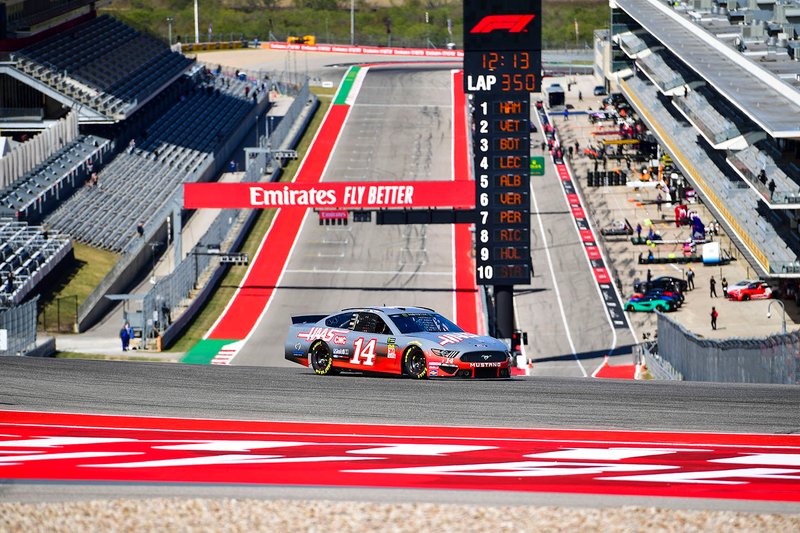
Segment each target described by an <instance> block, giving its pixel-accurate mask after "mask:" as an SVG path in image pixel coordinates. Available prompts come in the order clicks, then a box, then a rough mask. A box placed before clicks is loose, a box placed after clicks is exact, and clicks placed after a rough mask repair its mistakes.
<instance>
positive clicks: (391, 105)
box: [357, 103, 453, 108]
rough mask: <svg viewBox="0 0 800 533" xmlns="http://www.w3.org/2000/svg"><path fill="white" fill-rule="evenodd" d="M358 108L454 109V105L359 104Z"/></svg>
mask: <svg viewBox="0 0 800 533" xmlns="http://www.w3.org/2000/svg"><path fill="white" fill-rule="evenodd" d="M357 107H428V108H434V107H436V108H438V107H453V104H452V103H450V104H449V105H448V104H358V106H357Z"/></svg>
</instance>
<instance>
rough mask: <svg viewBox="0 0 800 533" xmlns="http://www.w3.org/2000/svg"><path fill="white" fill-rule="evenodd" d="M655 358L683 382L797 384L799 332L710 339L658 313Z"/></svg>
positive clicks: (799, 358)
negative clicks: (656, 354)
mask: <svg viewBox="0 0 800 533" xmlns="http://www.w3.org/2000/svg"><path fill="white" fill-rule="evenodd" d="M658 355H659V356H660V357H661V358H662V359H663V360H664V361H666V362H667V363H669V365H670V366H671V367H672V368H674V370H675V371H677V372H678V373H680V374H681V375H682V376H683V379H684V380H686V381H716V382H727V383H784V384H797V383H800V379H798V378H800V376H799V375H798V365H800V332H797V331H795V332H790V333H785V334H778V335H770V336H768V337H752V338H738V337H736V338H729V339H709V338H706V337H703V336H702V335H698V334H695V333H692V332H691V331H689V330H688V329H686V328H685V327H683V326H682V325H681V324H679V323H677V322H675V321H674V320H672V319H671V318H669V317H668V316H666V315H664V314H662V313H658Z"/></svg>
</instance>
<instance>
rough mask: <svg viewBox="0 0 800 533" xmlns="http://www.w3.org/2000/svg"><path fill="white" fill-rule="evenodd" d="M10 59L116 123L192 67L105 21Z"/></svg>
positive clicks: (121, 26)
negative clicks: (111, 118)
mask: <svg viewBox="0 0 800 533" xmlns="http://www.w3.org/2000/svg"><path fill="white" fill-rule="evenodd" d="M11 57H12V59H13V60H15V61H16V66H17V69H18V70H20V71H22V72H24V73H25V74H27V75H29V76H31V77H33V78H35V79H36V80H38V81H40V82H42V83H45V84H46V85H48V86H49V87H51V88H53V89H55V90H57V91H58V92H59V93H61V94H64V95H67V96H68V97H70V98H72V99H74V100H75V101H76V102H78V103H80V104H84V105H87V106H89V107H91V108H92V109H94V110H96V111H98V112H100V113H102V114H103V115H105V116H108V117H113V118H114V119H115V120H124V119H125V118H126V117H128V116H130V115H131V114H132V113H133V112H135V111H136V110H137V109H138V108H139V107H141V106H142V105H143V104H145V103H146V102H147V101H148V100H149V99H150V98H152V97H154V96H155V95H156V94H157V93H158V91H159V90H161V89H163V88H165V87H166V86H167V85H168V84H169V83H170V82H172V81H174V80H175V79H177V78H178V77H179V76H180V75H181V74H182V73H183V72H184V71H185V70H186V69H187V68H188V67H189V66H190V65H191V64H192V62H193V61H192V60H191V59H189V58H187V57H185V56H183V55H181V54H179V53H177V52H173V51H171V50H170V49H169V47H168V46H167V45H166V44H165V43H162V42H161V41H159V40H157V39H156V38H154V37H151V36H149V35H145V34H142V33H141V32H138V31H136V30H134V29H133V28H131V27H129V26H126V25H125V24H123V23H122V22H119V21H117V20H115V19H114V18H112V17H110V16H108V15H103V16H101V17H98V18H96V19H93V20H89V21H87V22H84V23H82V24H80V25H78V26H75V27H73V28H70V29H68V30H67V31H65V32H61V33H59V34H57V35H55V36H54V37H51V38H49V39H46V40H44V41H42V42H40V43H37V44H35V45H32V46H28V47H26V48H23V49H21V50H19V51H17V52H15V53H13V54H12V55H11Z"/></svg>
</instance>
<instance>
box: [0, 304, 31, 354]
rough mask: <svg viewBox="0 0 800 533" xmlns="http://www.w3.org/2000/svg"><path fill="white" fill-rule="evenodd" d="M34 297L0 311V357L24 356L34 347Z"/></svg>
mask: <svg viewBox="0 0 800 533" xmlns="http://www.w3.org/2000/svg"><path fill="white" fill-rule="evenodd" d="M38 301H39V297H38V296H36V297H35V298H33V299H32V300H29V301H27V302H25V303H23V304H21V305H17V306H14V307H10V308H7V309H1V310H0V356H1V355H25V354H26V353H27V352H28V351H29V350H32V349H33V348H34V347H35V346H36V308H37V303H38Z"/></svg>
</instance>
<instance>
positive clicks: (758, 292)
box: [727, 279, 772, 302]
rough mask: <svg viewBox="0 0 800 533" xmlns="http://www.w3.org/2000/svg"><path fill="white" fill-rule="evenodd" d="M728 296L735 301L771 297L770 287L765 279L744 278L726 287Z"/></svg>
mask: <svg viewBox="0 0 800 533" xmlns="http://www.w3.org/2000/svg"><path fill="white" fill-rule="evenodd" d="M727 296H728V298H729V299H731V300H737V301H740V302H742V301H747V300H767V299H769V298H772V288H770V286H769V285H768V284H767V282H765V281H761V280H752V279H746V280H744V281H740V282H739V283H737V284H735V285H731V286H730V287H728V294H727Z"/></svg>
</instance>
